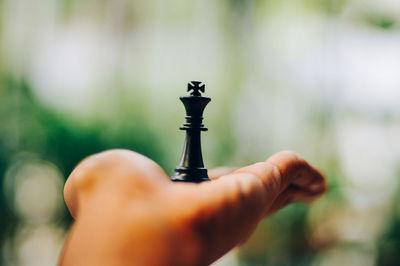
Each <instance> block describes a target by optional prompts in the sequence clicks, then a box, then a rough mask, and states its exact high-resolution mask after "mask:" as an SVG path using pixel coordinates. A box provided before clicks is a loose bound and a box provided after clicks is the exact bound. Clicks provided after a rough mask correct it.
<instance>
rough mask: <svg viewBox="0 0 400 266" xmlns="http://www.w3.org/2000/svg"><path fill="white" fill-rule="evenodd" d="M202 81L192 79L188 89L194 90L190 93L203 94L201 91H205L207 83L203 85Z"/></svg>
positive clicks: (194, 94) (193, 94)
mask: <svg viewBox="0 0 400 266" xmlns="http://www.w3.org/2000/svg"><path fill="white" fill-rule="evenodd" d="M200 84H201V81H192V82H191V83H188V89H187V90H188V91H192V93H190V95H192V96H201V93H200V91H201V92H202V93H204V91H205V87H206V85H204V84H203V85H201V86H200Z"/></svg>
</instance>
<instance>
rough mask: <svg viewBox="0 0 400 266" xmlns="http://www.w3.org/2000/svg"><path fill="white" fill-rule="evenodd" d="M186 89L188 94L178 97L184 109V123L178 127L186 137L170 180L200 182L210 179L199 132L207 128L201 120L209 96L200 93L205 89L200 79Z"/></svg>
mask: <svg viewBox="0 0 400 266" xmlns="http://www.w3.org/2000/svg"><path fill="white" fill-rule="evenodd" d="M187 90H188V92H190V96H182V97H179V99H180V100H181V101H182V102H183V105H184V106H185V109H186V117H185V118H186V123H185V124H183V126H181V127H180V129H181V130H185V131H186V138H185V143H184V145H183V152H182V158H181V161H180V163H179V165H178V166H177V167H176V168H175V172H174V174H173V175H172V176H171V180H172V181H181V182H194V183H200V182H203V181H209V180H210V178H209V177H208V174H207V169H206V168H205V167H204V163H203V156H202V153H201V140H200V132H201V131H207V130H208V129H207V128H206V127H204V125H203V124H202V121H203V112H204V108H205V107H206V105H207V104H208V103H209V102H210V101H211V98H209V97H204V96H202V95H201V93H204V91H205V85H204V84H203V85H202V84H201V82H200V81H192V82H191V83H189V84H188V88H187Z"/></svg>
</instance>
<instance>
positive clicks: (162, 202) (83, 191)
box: [61, 150, 326, 265]
mask: <svg viewBox="0 0 400 266" xmlns="http://www.w3.org/2000/svg"><path fill="white" fill-rule="evenodd" d="M227 172H229V171H227V170H226V169H217V170H216V171H214V172H212V171H210V173H209V175H210V177H211V178H212V179H213V180H212V181H210V182H203V183H200V184H193V183H183V182H171V181H170V180H169V179H168V176H167V175H166V173H165V172H164V171H163V170H162V169H161V168H160V167H159V166H158V165H157V164H156V163H154V162H153V161H152V160H150V159H149V158H147V157H145V156H143V155H140V154H138V153H135V152H132V151H127V150H110V151H106V152H102V153H99V154H96V155H93V156H90V157H88V158H87V159H85V160H84V161H83V162H81V163H80V164H79V165H78V166H77V167H76V168H75V170H74V171H73V172H72V173H71V175H70V177H69V178H68V180H67V182H66V184H65V187H64V198H65V202H66V204H67V206H68V209H69V210H70V212H71V215H72V216H73V217H74V218H75V219H76V221H75V223H74V224H73V226H72V228H71V230H70V233H69V236H68V239H67V241H66V244H65V248H64V252H63V256H62V258H61V264H62V265H206V264H210V263H212V262H213V261H215V260H216V259H218V258H219V257H221V256H222V255H223V254H225V253H226V252H228V251H229V250H230V249H232V248H233V247H234V246H236V245H237V244H239V243H242V242H244V241H245V240H246V239H247V238H248V236H249V235H250V234H251V233H252V232H253V230H254V229H255V227H256V225H257V224H258V222H259V221H260V220H261V219H263V218H265V217H266V216H268V215H270V214H272V213H273V212H275V211H277V210H278V209H280V208H282V207H284V206H286V205H287V204H289V203H290V202H294V201H307V202H309V201H312V200H313V199H315V198H317V197H318V196H320V195H321V194H322V193H323V192H324V191H325V190H326V184H325V180H324V177H323V175H322V174H321V173H320V172H319V171H318V170H317V169H315V168H313V167H312V166H310V165H309V164H308V163H307V162H306V161H305V160H303V159H302V158H301V157H299V156H298V155H296V154H294V153H291V152H280V153H277V154H275V155H273V156H272V157H270V158H269V159H268V160H267V161H266V162H259V163H256V164H253V165H250V166H246V167H243V168H240V169H238V170H236V171H234V172H232V173H230V174H227Z"/></svg>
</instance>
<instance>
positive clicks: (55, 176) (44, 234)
mask: <svg viewBox="0 0 400 266" xmlns="http://www.w3.org/2000/svg"><path fill="white" fill-rule="evenodd" d="M62 187H63V177H62V175H61V173H60V171H59V170H58V169H57V167H56V166H54V165H53V164H50V163H49V162H45V161H41V160H38V159H37V158H35V156H34V155H32V154H24V153H22V154H19V155H18V156H16V158H15V162H14V163H13V164H12V165H11V166H10V167H9V169H8V171H7V173H6V176H5V179H4V190H5V192H6V194H7V196H8V197H7V198H8V199H9V205H10V207H11V208H12V209H13V210H15V213H16V215H17V217H18V218H19V219H20V220H21V221H23V222H22V223H21V224H19V226H18V228H17V232H16V234H15V235H12V236H10V237H9V239H7V240H6V243H5V245H4V247H3V250H2V252H3V257H4V258H5V261H4V262H3V264H2V265H21V266H23V265H38V266H39V265H41V266H46V265H49V266H51V265H56V264H57V261H58V259H59V256H60V253H61V249H62V246H63V242H64V238H65V230H64V228H62V227H60V226H57V222H59V221H58V220H59V214H60V212H61V211H63V208H64V205H63V198H62Z"/></svg>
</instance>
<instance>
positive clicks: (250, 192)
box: [193, 152, 325, 263]
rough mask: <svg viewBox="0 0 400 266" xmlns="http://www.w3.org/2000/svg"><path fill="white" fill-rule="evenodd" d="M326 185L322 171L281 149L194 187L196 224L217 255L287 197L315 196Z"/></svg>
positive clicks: (282, 204) (279, 205)
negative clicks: (263, 159)
mask: <svg viewBox="0 0 400 266" xmlns="http://www.w3.org/2000/svg"><path fill="white" fill-rule="evenodd" d="M324 189H325V183H324V178H323V176H322V175H321V173H320V172H319V171H318V170H316V169H315V168H313V167H312V166H310V165H309V164H308V163H307V162H306V161H305V160H303V159H302V158H301V157H299V156H297V155H295V154H294V153H290V152H282V153H278V154H276V155H274V156H272V157H271V158H270V159H268V160H267V161H266V162H260V163H256V164H253V165H250V166H246V167H244V168H241V169H238V170H236V171H234V172H233V173H232V174H229V175H225V176H221V177H220V178H218V179H216V180H214V181H212V182H205V183H202V184H200V185H199V186H198V187H197V188H196V190H195V191H196V192H193V193H197V195H198V196H197V202H196V204H195V206H196V208H197V214H198V217H197V218H196V222H195V224H194V227H195V230H197V231H198V232H199V234H200V236H201V238H203V241H204V245H206V246H207V247H208V249H210V250H208V249H207V252H209V253H208V254H211V255H212V256H213V255H215V256H216V257H217V256H220V255H222V254H223V253H224V252H227V251H228V250H229V249H230V248H232V247H233V246H234V245H236V244H237V243H239V242H240V241H241V240H243V239H245V238H246V237H247V236H248V235H249V234H250V233H251V232H252V230H254V228H255V226H256V224H257V223H258V222H259V221H260V220H261V219H262V218H263V217H265V215H267V214H270V213H272V212H274V211H276V210H278V209H279V208H281V207H283V206H285V205H286V204H288V203H289V202H293V201H298V200H305V201H308V200H312V199H314V198H315V197H317V196H318V195H320V194H321V193H322V192H323V191H324ZM218 236H219V237H218ZM212 256H211V257H212ZM206 263H208V262H206Z"/></svg>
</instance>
